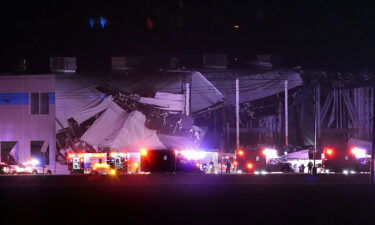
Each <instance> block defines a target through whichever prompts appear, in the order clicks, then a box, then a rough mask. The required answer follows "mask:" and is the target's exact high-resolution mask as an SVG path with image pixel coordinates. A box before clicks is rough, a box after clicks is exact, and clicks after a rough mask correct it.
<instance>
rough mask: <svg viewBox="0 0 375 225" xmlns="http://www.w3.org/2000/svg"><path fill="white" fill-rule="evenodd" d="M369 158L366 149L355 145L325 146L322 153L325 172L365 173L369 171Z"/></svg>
mask: <svg viewBox="0 0 375 225" xmlns="http://www.w3.org/2000/svg"><path fill="white" fill-rule="evenodd" d="M370 160H371V156H370V155H369V154H368V150H367V149H365V148H362V147H357V146H347V147H341V148H339V147H335V146H326V147H324V149H323V153H322V164H323V168H324V171H325V172H326V173H332V172H333V173H344V174H348V173H366V172H369V171H370Z"/></svg>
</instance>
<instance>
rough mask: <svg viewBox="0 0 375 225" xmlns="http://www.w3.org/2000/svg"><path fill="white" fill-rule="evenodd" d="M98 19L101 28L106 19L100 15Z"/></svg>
mask: <svg viewBox="0 0 375 225" xmlns="http://www.w3.org/2000/svg"><path fill="white" fill-rule="evenodd" d="M99 20H100V26H101V27H102V28H104V27H105V25H106V24H107V19H106V18H104V17H100V18H99Z"/></svg>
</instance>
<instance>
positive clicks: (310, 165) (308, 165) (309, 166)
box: [307, 161, 313, 173]
mask: <svg viewBox="0 0 375 225" xmlns="http://www.w3.org/2000/svg"><path fill="white" fill-rule="evenodd" d="M312 167H313V164H312V162H311V161H310V162H309V163H308V164H307V168H308V170H309V171H308V173H311V172H312Z"/></svg>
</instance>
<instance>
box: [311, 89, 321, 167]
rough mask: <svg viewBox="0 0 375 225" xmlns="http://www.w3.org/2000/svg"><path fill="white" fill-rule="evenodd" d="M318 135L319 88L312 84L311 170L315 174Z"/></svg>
mask: <svg viewBox="0 0 375 225" xmlns="http://www.w3.org/2000/svg"><path fill="white" fill-rule="evenodd" d="M319 133H320V86H319V84H318V83H316V82H315V83H314V152H313V161H314V163H313V170H312V173H313V174H315V173H316V149H317V146H318V139H319Z"/></svg>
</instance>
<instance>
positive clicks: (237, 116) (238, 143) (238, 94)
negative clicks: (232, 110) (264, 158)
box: [234, 75, 240, 170]
mask: <svg viewBox="0 0 375 225" xmlns="http://www.w3.org/2000/svg"><path fill="white" fill-rule="evenodd" d="M239 83H240V80H239V78H238V75H237V76H236V151H235V152H234V158H235V159H236V160H237V151H238V150H239V149H240V85H239ZM234 169H235V170H236V169H237V168H236V165H234Z"/></svg>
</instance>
